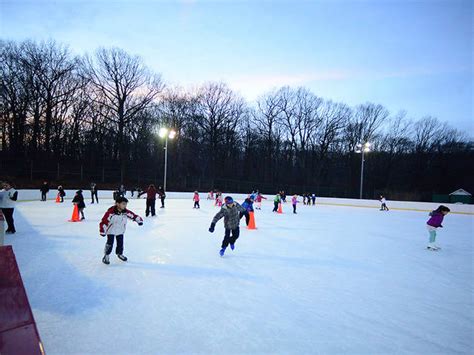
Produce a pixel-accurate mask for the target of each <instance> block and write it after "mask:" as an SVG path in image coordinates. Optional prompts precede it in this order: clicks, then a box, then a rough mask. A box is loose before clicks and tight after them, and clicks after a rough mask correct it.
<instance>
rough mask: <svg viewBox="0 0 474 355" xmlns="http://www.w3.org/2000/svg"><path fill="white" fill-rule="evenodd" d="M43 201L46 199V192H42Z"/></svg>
mask: <svg viewBox="0 0 474 355" xmlns="http://www.w3.org/2000/svg"><path fill="white" fill-rule="evenodd" d="M41 201H46V192H41Z"/></svg>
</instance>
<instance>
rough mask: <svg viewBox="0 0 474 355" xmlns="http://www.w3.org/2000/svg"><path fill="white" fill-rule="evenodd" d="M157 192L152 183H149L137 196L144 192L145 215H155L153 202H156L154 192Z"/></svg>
mask: <svg viewBox="0 0 474 355" xmlns="http://www.w3.org/2000/svg"><path fill="white" fill-rule="evenodd" d="M157 193H158V192H157V191H156V187H155V185H153V184H150V185H149V186H148V188H147V189H146V191H143V192H141V193H140V195H139V197H140V196H141V195H143V194H146V210H145V216H146V217H148V216H149V215H150V213H151V216H152V217H155V215H156V212H155V203H156V194H157Z"/></svg>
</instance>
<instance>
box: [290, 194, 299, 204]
mask: <svg viewBox="0 0 474 355" xmlns="http://www.w3.org/2000/svg"><path fill="white" fill-rule="evenodd" d="M291 203H292V204H293V205H296V204H297V203H298V199H297V198H296V197H295V196H293V197H292V198H291Z"/></svg>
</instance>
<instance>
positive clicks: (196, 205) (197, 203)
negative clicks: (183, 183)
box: [193, 191, 201, 208]
mask: <svg viewBox="0 0 474 355" xmlns="http://www.w3.org/2000/svg"><path fill="white" fill-rule="evenodd" d="M199 200H200V198H199V192H197V191H194V196H193V201H194V207H193V208H201V206H199Z"/></svg>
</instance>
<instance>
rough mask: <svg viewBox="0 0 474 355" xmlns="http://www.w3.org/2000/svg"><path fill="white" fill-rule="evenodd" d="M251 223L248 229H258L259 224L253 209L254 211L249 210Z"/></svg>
mask: <svg viewBox="0 0 474 355" xmlns="http://www.w3.org/2000/svg"><path fill="white" fill-rule="evenodd" d="M249 216H250V218H249V224H248V226H247V228H248V229H257V226H256V225H255V213H254V212H253V211H252V212H249Z"/></svg>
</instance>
